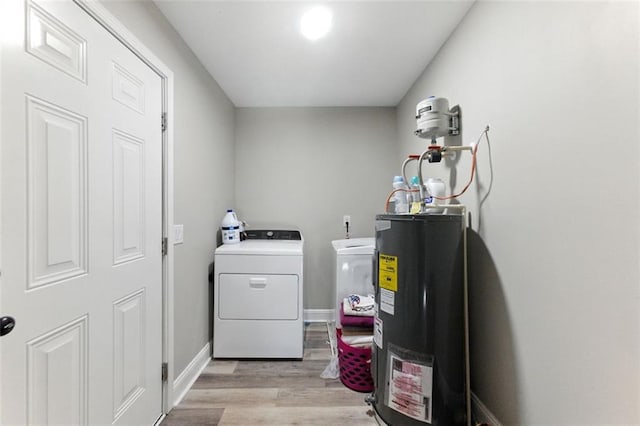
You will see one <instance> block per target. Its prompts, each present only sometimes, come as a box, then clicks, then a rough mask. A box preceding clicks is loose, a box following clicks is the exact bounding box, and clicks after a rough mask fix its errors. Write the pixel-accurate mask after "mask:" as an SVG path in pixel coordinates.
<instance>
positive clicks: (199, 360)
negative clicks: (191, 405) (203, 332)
mask: <svg viewBox="0 0 640 426" xmlns="http://www.w3.org/2000/svg"><path fill="white" fill-rule="evenodd" d="M210 360H211V346H210V345H209V343H207V344H206V345H204V347H203V348H202V349H201V350H200V352H198V354H197V355H196V356H195V357H194V358H193V359H192V360H191V362H190V363H189V365H187V368H185V369H184V370H183V371H182V373H180V375H179V376H178V377H177V378H176V379H175V380H174V381H173V395H174V400H173V407H175V406H176V405H178V404H180V401H182V399H183V398H184V396H185V395H186V394H187V392H188V391H189V389H191V386H193V383H194V382H195V381H196V379H197V378H198V376H200V373H202V370H204V368H205V367H206V366H207V364H209V361H210ZM173 407H172V408H173Z"/></svg>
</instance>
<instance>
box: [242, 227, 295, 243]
mask: <svg viewBox="0 0 640 426" xmlns="http://www.w3.org/2000/svg"><path fill="white" fill-rule="evenodd" d="M245 233H246V239H247V240H293V241H300V240H302V236H301V235H300V231H286V230H280V229H252V230H248V231H245Z"/></svg>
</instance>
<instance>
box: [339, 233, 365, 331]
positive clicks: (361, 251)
mask: <svg viewBox="0 0 640 426" xmlns="http://www.w3.org/2000/svg"><path fill="white" fill-rule="evenodd" d="M331 245H332V246H333V250H334V252H335V253H334V257H333V271H334V279H333V284H334V286H333V288H334V289H335V296H336V298H335V305H334V306H335V319H336V325H337V326H338V327H340V302H342V300H343V299H344V298H345V297H347V296H348V295H350V294H362V295H367V294H373V293H374V288H373V277H372V273H373V271H372V268H373V252H374V249H375V239H374V238H351V239H346V240H334V241H331Z"/></svg>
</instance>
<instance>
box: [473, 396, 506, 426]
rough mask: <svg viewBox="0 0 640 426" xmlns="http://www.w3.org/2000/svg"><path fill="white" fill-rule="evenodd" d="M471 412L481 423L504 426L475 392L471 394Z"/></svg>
mask: <svg viewBox="0 0 640 426" xmlns="http://www.w3.org/2000/svg"><path fill="white" fill-rule="evenodd" d="M471 411H472V412H473V416H474V417H475V419H476V420H477V421H478V422H480V423H487V424H490V425H491V426H502V423H500V422H499V421H498V419H497V418H496V416H494V415H493V413H492V412H491V411H489V409H488V408H487V406H486V405H484V404H483V403H482V401H480V398H478V396H477V395H476V394H475V393H473V392H471Z"/></svg>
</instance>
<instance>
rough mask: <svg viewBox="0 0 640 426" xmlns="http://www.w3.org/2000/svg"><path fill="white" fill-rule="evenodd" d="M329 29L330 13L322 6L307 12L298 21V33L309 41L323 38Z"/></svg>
mask: <svg viewBox="0 0 640 426" xmlns="http://www.w3.org/2000/svg"><path fill="white" fill-rule="evenodd" d="M329 29H331V11H330V10H329V9H327V8H326V7H323V6H317V7H314V8H313V9H311V10H309V11H308V12H307V13H305V14H304V15H303V16H302V19H301V20H300V31H301V32H302V34H303V35H304V36H305V37H306V38H308V39H309V40H317V39H319V38H321V37H324V36H325V35H326V34H327V33H328V32H329Z"/></svg>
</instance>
